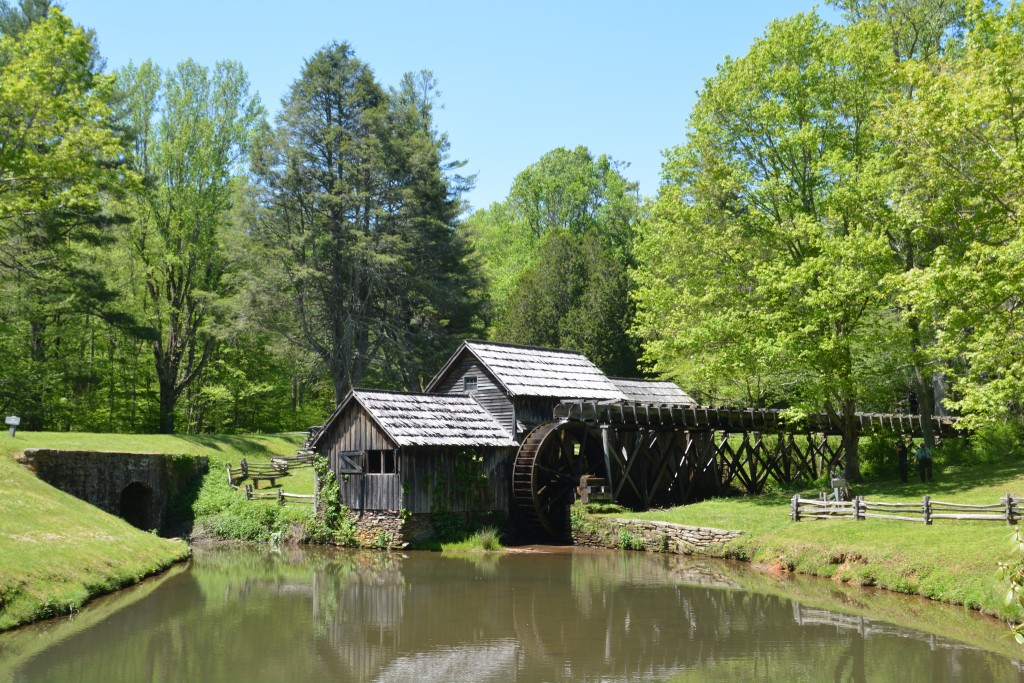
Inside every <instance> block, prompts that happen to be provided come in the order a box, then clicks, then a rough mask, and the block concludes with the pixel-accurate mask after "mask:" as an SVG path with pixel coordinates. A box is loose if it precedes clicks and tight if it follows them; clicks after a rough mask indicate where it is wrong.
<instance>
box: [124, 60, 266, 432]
mask: <svg viewBox="0 0 1024 683" xmlns="http://www.w3.org/2000/svg"><path fill="white" fill-rule="evenodd" d="M118 85H119V87H120V89H121V91H122V93H123V96H124V106H125V112H124V115H125V117H126V120H127V121H128V122H129V125H130V126H131V130H132V131H133V132H134V134H135V138H134V144H133V146H132V148H131V162H132V165H133V166H134V168H135V169H136V170H137V171H138V173H140V174H141V175H142V176H143V177H144V179H145V187H144V189H143V190H142V191H141V192H140V193H139V195H138V196H137V198H136V200H135V201H133V202H132V203H131V207H130V208H131V210H132V211H133V213H134V217H135V219H134V221H133V222H132V223H131V225H130V227H129V228H128V229H127V231H126V233H125V243H126V245H127V248H128V250H129V254H130V256H131V258H133V259H137V262H138V263H139V266H140V267H139V272H138V275H139V284H140V285H141V290H142V291H140V292H139V293H138V295H139V296H140V297H141V299H142V300H143V301H144V304H143V310H144V316H145V322H146V323H147V325H148V326H149V327H150V328H151V330H152V335H151V336H152V350H153V359H154V362H155V365H156V375H157V379H158V382H159V386H160V431H161V432H163V433H171V432H173V431H174V409H175V406H176V404H177V402H178V399H179V398H180V397H181V395H182V392H183V391H184V390H185V389H186V388H187V387H188V386H189V385H190V384H191V383H192V382H194V381H195V380H196V378H197V377H198V376H199V375H200V374H201V373H202V371H203V369H204V368H205V367H206V365H207V363H208V362H209V361H210V358H211V355H212V353H213V351H214V348H215V345H216V335H215V334H214V332H213V330H212V325H213V322H214V317H215V308H216V306H217V305H218V300H219V298H220V297H222V296H223V295H225V293H226V292H225V287H224V273H225V271H226V270H227V268H228V267H229V264H228V263H227V261H226V259H225V257H224V253H223V246H222V241H221V236H220V231H221V230H222V227H223V225H224V222H225V221H226V216H227V211H228V209H229V208H230V206H231V199H232V189H231V179H232V176H233V175H234V174H236V173H238V172H239V171H240V170H241V164H242V162H243V160H244V159H245V156H246V153H247V151H248V149H249V148H250V146H251V143H252V138H253V136H254V134H255V131H256V130H257V127H258V124H259V123H260V121H261V120H262V118H263V110H262V108H261V106H260V102H259V98H258V97H256V96H252V95H250V94H249V82H248V79H247V77H246V74H245V72H244V70H243V69H242V67H241V66H240V65H238V64H237V63H234V62H219V63H218V64H217V65H216V67H215V68H214V69H213V71H212V72H211V71H210V70H208V69H206V68H205V67H202V66H200V65H198V64H196V63H195V62H193V61H191V60H190V61H185V62H182V63H181V64H179V65H178V66H177V68H176V69H174V70H172V71H169V72H167V73H162V72H161V70H160V69H159V68H158V67H156V66H155V65H153V64H152V63H151V62H145V63H144V64H142V65H141V66H139V67H136V66H133V65H129V66H128V67H126V68H124V69H123V70H121V71H120V72H119V73H118ZM126 284H127V283H126Z"/></svg>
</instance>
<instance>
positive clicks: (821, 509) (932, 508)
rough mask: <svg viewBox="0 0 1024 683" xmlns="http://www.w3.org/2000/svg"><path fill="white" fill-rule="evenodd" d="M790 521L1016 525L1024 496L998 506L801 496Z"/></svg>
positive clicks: (1023, 508)
mask: <svg viewBox="0 0 1024 683" xmlns="http://www.w3.org/2000/svg"><path fill="white" fill-rule="evenodd" d="M789 514H790V518H791V519H792V520H793V521H794V522H799V521H800V520H802V519H848V518H852V519H858V520H860V519H895V520H900V521H905V522H923V523H924V524H931V523H932V522H933V521H934V520H937V519H960V520H983V521H992V522H1005V523H1007V524H1016V523H1017V522H1018V520H1020V519H1021V517H1024V496H1014V495H1013V494H1010V493H1008V494H1006V495H1005V496H1004V497H1002V498H1000V499H999V502H998V503H992V504H990V505H974V504H968V503H947V502H943V501H939V500H932V499H931V497H930V496H924V497H923V498H922V499H921V502H920V503H918V502H913V503H911V502H907V503H882V502H876V501H867V500H864V497H863V496H857V497H856V498H854V499H853V500H841V501H835V500H827V499H825V500H822V499H818V498H801V497H800V495H799V494H797V495H795V496H793V498H792V499H791V500H790V509H789Z"/></svg>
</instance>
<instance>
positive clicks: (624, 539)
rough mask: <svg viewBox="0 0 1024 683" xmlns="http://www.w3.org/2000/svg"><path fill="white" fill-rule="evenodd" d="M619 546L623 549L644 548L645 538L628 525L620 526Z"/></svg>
mask: <svg viewBox="0 0 1024 683" xmlns="http://www.w3.org/2000/svg"><path fill="white" fill-rule="evenodd" d="M619 548H621V549H622V550H643V549H644V539H643V538H641V537H640V536H637V535H636V534H634V533H633V532H632V531H630V530H629V529H628V528H626V527H624V526H623V527H619Z"/></svg>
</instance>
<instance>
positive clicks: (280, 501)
mask: <svg viewBox="0 0 1024 683" xmlns="http://www.w3.org/2000/svg"><path fill="white" fill-rule="evenodd" d="M277 504H278V505H284V489H278V490H277Z"/></svg>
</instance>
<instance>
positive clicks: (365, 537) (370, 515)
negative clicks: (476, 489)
mask: <svg viewBox="0 0 1024 683" xmlns="http://www.w3.org/2000/svg"><path fill="white" fill-rule="evenodd" d="M447 514H450V515H454V516H458V517H467V516H469V513H458V512H451V513H447ZM348 516H349V519H350V520H351V521H352V523H353V524H355V527H356V540H357V541H358V542H359V545H360V546H362V547H366V548H382V547H387V548H392V549H398V548H402V547H403V546H405V544H407V543H412V544H418V543H425V542H427V541H430V540H431V539H433V538H434V536H435V531H436V530H435V528H434V518H433V515H431V514H429V513H426V514H416V515H414V514H410V513H405V514H404V516H403V513H402V512H400V511H398V510H363V511H362V512H353V511H349V513H348ZM477 521H479V519H477ZM504 521H505V520H503V519H498V518H495V519H494V520H493V522H494V524H493V525H494V526H496V527H499V528H502V527H504V526H506V525H505V524H504V523H503V522H504ZM504 530H505V531H508V529H504Z"/></svg>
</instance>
